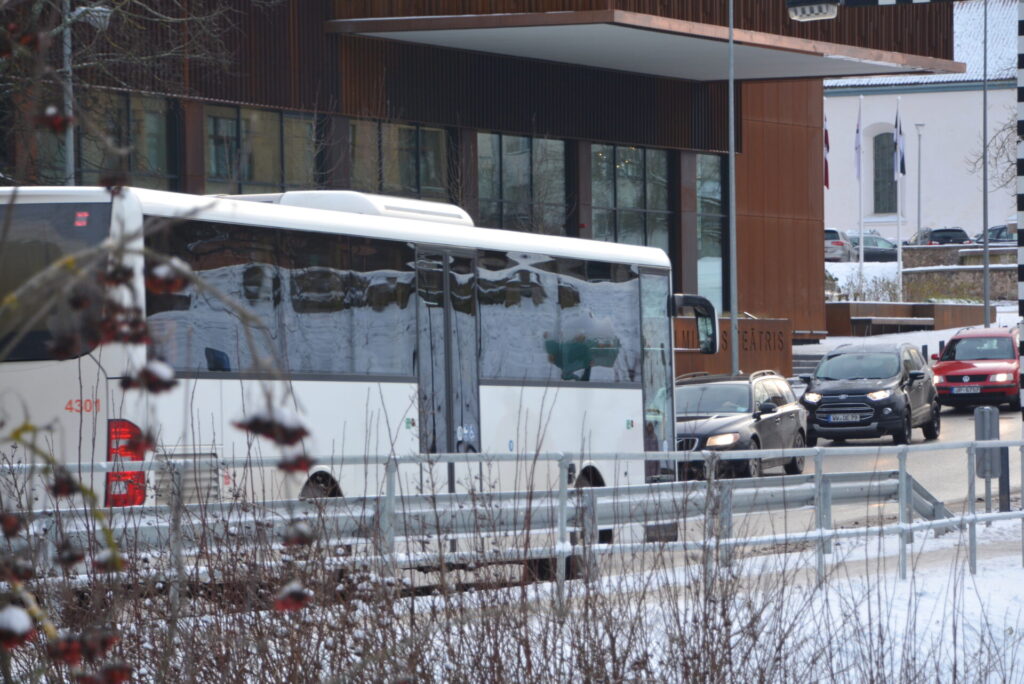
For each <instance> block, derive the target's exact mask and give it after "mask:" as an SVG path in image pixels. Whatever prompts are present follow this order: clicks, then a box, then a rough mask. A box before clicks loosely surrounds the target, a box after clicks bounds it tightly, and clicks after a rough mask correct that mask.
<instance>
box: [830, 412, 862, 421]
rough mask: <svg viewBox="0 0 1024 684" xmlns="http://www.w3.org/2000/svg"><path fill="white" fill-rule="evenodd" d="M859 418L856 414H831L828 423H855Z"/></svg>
mask: <svg viewBox="0 0 1024 684" xmlns="http://www.w3.org/2000/svg"><path fill="white" fill-rule="evenodd" d="M858 420H860V416H859V415H857V414H856V413H833V414H832V415H830V416H829V417H828V422H830V423H856V422H857V421H858Z"/></svg>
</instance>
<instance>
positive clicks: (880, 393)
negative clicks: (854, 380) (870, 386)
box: [868, 389, 892, 401]
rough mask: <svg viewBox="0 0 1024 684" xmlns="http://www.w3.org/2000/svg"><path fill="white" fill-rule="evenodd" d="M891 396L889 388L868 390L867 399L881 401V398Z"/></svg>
mask: <svg viewBox="0 0 1024 684" xmlns="http://www.w3.org/2000/svg"><path fill="white" fill-rule="evenodd" d="M891 396H892V390H891V389H881V390H876V391H874V392H868V399H870V400H871V401H881V400H882V399H888V398H889V397H891Z"/></svg>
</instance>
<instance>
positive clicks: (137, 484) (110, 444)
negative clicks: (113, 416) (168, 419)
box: [104, 420, 146, 506]
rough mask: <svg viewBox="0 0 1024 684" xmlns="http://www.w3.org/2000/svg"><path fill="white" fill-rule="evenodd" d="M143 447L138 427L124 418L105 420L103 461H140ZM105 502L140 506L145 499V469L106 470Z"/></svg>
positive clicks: (144, 452) (116, 504)
mask: <svg viewBox="0 0 1024 684" xmlns="http://www.w3.org/2000/svg"><path fill="white" fill-rule="evenodd" d="M145 457H146V447H145V444H144V440H143V439H142V430H140V429H139V428H138V426H137V425H135V424H134V423H131V422H129V421H127V420H110V421H107V461H111V462H121V463H126V462H129V461H142V460H143V459H145ZM105 494H106V496H105V502H104V504H105V505H106V506H141V505H142V504H143V503H145V501H146V473H145V472H143V471H141V470H125V471H120V472H116V473H107V485H106V488H105Z"/></svg>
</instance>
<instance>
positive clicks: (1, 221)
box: [0, 202, 111, 361]
mask: <svg viewBox="0 0 1024 684" xmlns="http://www.w3.org/2000/svg"><path fill="white" fill-rule="evenodd" d="M110 208H111V205H110V203H109V202H102V203H98V202H90V203H88V204H81V203H74V204H72V203H47V204H18V205H15V206H14V207H13V213H11V214H10V215H9V212H11V211H12V210H11V208H10V207H9V206H0V300H2V299H3V298H4V297H6V296H7V295H8V294H10V293H12V292H14V291H15V290H17V289H18V288H19V287H21V286H22V285H23V284H24V283H25V282H27V281H28V280H29V279H30V278H32V277H33V276H35V275H36V274H37V273H39V272H40V271H42V270H44V269H45V268H47V267H48V266H50V265H51V264H53V263H54V262H55V261H57V260H58V259H60V258H61V257H64V256H67V255H69V254H74V253H75V252H78V251H80V250H83V249H86V248H88V247H93V246H95V245H98V244H100V243H101V242H102V241H103V240H105V239H106V238H107V236H108V235H109V234H110ZM27 308H30V307H27ZM97 308H99V307H87V308H85V309H82V310H80V311H77V312H76V311H71V310H70V309H69V307H68V306H67V305H66V304H65V303H64V302H57V303H56V308H55V310H54V311H53V312H51V313H50V315H48V316H43V317H41V318H40V319H39V321H38V322H36V323H35V324H34V325H33V326H32V327H31V328H30V329H29V330H27V331H25V334H24V336H23V337H22V338H21V341H20V342H18V344H17V345H15V346H14V348H13V349H12V351H11V353H10V355H8V357H7V358H6V359H4V360H5V361H37V360H45V359H50V358H52V355H51V353H50V345H51V342H52V341H53V338H54V336H55V335H62V334H66V333H71V332H74V331H79V330H82V329H83V328H84V327H86V326H87V325H88V323H89V322H88V321H85V320H83V317H86V316H95V315H96V313H97V312H96V309H97ZM33 312H34V310H33ZM20 332H21V331H20V330H19V331H18V333H20ZM11 339H12V337H11V336H7V337H5V338H4V339H0V348H3V347H6V345H7V344H8V342H9V341H10V340H11ZM91 348H92V346H91V345H89V344H86V343H84V342H83V344H82V345H81V346H79V347H78V348H77V349H76V350H74V352H75V353H73V354H72V355H73V356H79V355H81V354H86V353H88V352H89V351H90V350H91Z"/></svg>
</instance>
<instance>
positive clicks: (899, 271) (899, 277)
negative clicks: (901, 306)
mask: <svg viewBox="0 0 1024 684" xmlns="http://www.w3.org/2000/svg"><path fill="white" fill-rule="evenodd" d="M901 128H902V124H901V123H900V97H899V96H897V97H896V130H895V131H893V134H892V136H893V142H894V144H895V148H896V150H895V154H894V155H893V167H894V168H893V175H894V176H895V177H896V293H897V295H898V296H899V301H901V302H902V301H903V237H902V235H901V234H900V233H901V232H902V230H903V220H902V217H901V216H900V181H901V180H902V179H901V178H900V176H902V175H903V174H901V173H900V163H901V162H902V161H903V150H901V149H900V144H901V143H902V140H900V137H901Z"/></svg>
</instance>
